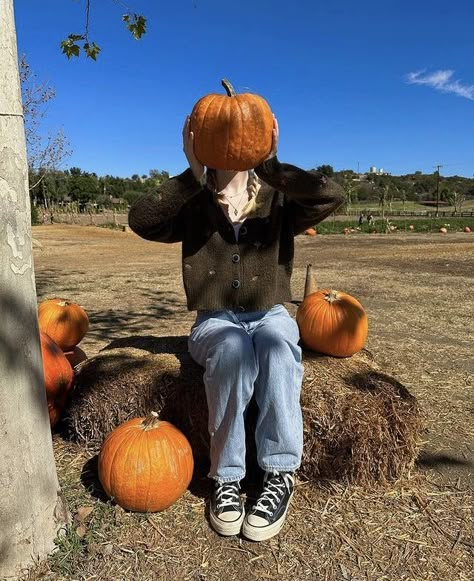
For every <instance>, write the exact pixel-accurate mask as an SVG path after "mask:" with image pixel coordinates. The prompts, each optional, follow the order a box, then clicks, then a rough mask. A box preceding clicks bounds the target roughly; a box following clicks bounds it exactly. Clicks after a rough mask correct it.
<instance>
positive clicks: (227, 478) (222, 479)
mask: <svg viewBox="0 0 474 581" xmlns="http://www.w3.org/2000/svg"><path fill="white" fill-rule="evenodd" d="M207 476H208V477H209V478H212V480H215V481H216V482H219V484H224V483H226V482H240V481H241V480H243V479H244V478H245V474H242V475H241V476H237V477H236V476H224V477H222V476H213V475H212V474H208V475H207Z"/></svg>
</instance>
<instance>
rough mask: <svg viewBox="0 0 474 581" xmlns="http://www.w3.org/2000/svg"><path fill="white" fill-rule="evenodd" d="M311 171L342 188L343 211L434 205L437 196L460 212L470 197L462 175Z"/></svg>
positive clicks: (473, 185)
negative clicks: (371, 205)
mask: <svg viewBox="0 0 474 581" xmlns="http://www.w3.org/2000/svg"><path fill="white" fill-rule="evenodd" d="M315 169H317V170H318V171H320V172H322V173H323V174H324V175H327V176H328V177H331V178H332V179H334V180H335V181H336V182H338V183H339V184H341V185H342V187H343V188H344V192H345V194H346V204H345V205H346V209H350V207H351V206H352V205H353V204H356V203H358V202H373V203H374V205H375V204H376V205H378V206H380V207H382V208H384V207H386V208H389V209H391V204H392V202H394V201H398V202H402V204H404V203H405V202H407V201H410V202H418V203H426V204H431V205H434V204H435V203H436V200H437V198H438V197H439V201H440V204H441V205H449V206H454V207H455V209H456V211H460V209H461V208H462V204H463V202H464V201H466V200H468V199H472V198H474V179H472V178H466V177H462V176H449V177H444V176H441V175H440V176H438V174H437V173H433V174H423V173H422V172H421V171H416V172H414V173H411V174H406V175H400V176H394V175H389V174H386V175H380V174H372V173H367V174H357V173H356V172H354V171H353V170H350V169H347V170H341V171H335V170H334V169H333V167H332V166H331V165H328V164H326V165H320V166H318V167H317V168H315Z"/></svg>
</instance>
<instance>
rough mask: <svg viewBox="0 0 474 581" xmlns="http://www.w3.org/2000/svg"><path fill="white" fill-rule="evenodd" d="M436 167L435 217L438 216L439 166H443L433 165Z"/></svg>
mask: <svg viewBox="0 0 474 581" xmlns="http://www.w3.org/2000/svg"><path fill="white" fill-rule="evenodd" d="M434 167H435V168H436V218H438V217H439V168H440V167H443V166H442V165H439V164H438V165H435V166H434Z"/></svg>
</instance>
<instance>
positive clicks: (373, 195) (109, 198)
mask: <svg viewBox="0 0 474 581" xmlns="http://www.w3.org/2000/svg"><path fill="white" fill-rule="evenodd" d="M314 169H317V170H318V171H321V172H322V173H323V174H325V175H327V176H329V177H331V178H332V179H334V180H335V181H336V182H338V183H339V184H341V185H342V187H343V188H344V192H345V194H346V204H345V205H346V208H345V209H350V208H351V207H352V206H353V205H354V204H357V203H358V202H373V203H374V205H376V206H379V207H382V208H384V207H385V208H387V209H391V204H392V202H394V201H398V202H402V204H403V203H404V202H407V201H410V202H418V203H432V204H434V202H435V201H436V196H437V192H439V200H440V203H441V205H449V206H454V207H455V208H456V210H460V209H461V208H462V204H463V202H464V201H465V200H467V199H471V198H474V179H471V178H466V177H461V176H449V177H444V176H439V180H438V176H437V174H423V173H422V172H420V171H417V172H415V173H412V174H406V175H401V176H394V175H378V174H370V173H368V174H357V173H356V172H354V171H353V170H341V171H335V170H334V169H333V167H332V166H331V165H328V164H326V165H320V166H318V167H317V168H314ZM37 177H38V176H37V175H36V174H35V172H34V171H32V173H31V175H30V180H31V182H32V183H33V184H36V185H34V187H33V188H32V189H31V192H30V193H31V197H32V202H33V205H34V206H42V207H44V208H49V207H50V206H56V207H57V206H65V205H67V204H69V203H71V202H75V203H76V204H75V205H76V206H77V207H80V208H81V209H85V208H90V207H100V208H116V209H122V210H126V209H127V208H128V207H129V206H130V205H131V204H133V202H134V201H135V200H136V199H138V198H139V197H140V196H141V195H143V194H146V193H148V192H151V191H153V190H155V189H156V188H157V187H158V186H159V185H160V184H162V183H163V182H164V181H166V180H167V179H169V177H170V176H169V173H168V172H167V171H165V170H157V169H151V170H150V171H149V172H148V174H143V175H138V174H134V175H132V176H131V177H126V178H123V177H117V176H112V175H105V176H98V175H97V174H96V173H93V172H87V171H84V170H81V169H80V168H78V167H71V168H70V169H68V170H65V171H59V170H51V171H49V172H47V173H46V174H45V175H43V176H42V179H41V180H38V179H37Z"/></svg>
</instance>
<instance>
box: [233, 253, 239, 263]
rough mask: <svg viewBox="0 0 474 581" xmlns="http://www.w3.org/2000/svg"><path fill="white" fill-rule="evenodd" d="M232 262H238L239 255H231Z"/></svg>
mask: <svg viewBox="0 0 474 581" xmlns="http://www.w3.org/2000/svg"><path fill="white" fill-rule="evenodd" d="M232 262H240V255H239V254H233V255H232Z"/></svg>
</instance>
